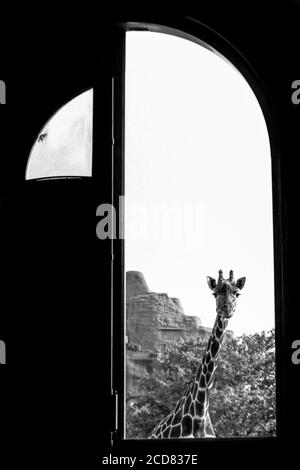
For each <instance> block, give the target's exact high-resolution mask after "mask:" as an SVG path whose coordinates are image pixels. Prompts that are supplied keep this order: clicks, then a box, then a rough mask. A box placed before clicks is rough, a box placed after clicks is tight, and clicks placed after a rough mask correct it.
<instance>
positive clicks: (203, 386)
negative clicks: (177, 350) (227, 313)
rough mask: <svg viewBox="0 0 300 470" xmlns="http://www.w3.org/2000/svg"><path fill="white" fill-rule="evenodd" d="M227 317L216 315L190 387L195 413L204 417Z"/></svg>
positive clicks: (206, 412)
mask: <svg viewBox="0 0 300 470" xmlns="http://www.w3.org/2000/svg"><path fill="white" fill-rule="evenodd" d="M227 324H228V319H226V318H223V317H221V316H220V315H217V317H216V320H215V324H214V327H213V329H212V332H211V335H210V338H209V340H208V343H207V347H206V350H205V352H204V355H203V358H202V361H201V364H200V365H199V367H198V370H197V373H196V375H195V378H194V381H193V385H192V388H191V391H192V394H193V398H194V399H196V401H195V414H196V415H197V416H199V417H201V418H204V419H205V418H206V417H207V415H208V409H209V392H210V389H211V387H212V385H213V380H214V375H215V371H216V368H217V365H218V359H219V353H220V350H221V346H222V343H223V340H224V336H225V330H226V327H227Z"/></svg>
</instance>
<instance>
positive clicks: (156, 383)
mask: <svg viewBox="0 0 300 470" xmlns="http://www.w3.org/2000/svg"><path fill="white" fill-rule="evenodd" d="M206 344H207V338H202V339H198V340H191V339H190V340H185V341H183V340H181V341H179V342H177V343H175V344H172V345H170V346H168V348H166V349H165V350H164V351H162V352H160V353H159V356H158V358H157V364H156V365H155V366H154V368H153V370H152V371H151V373H149V374H148V375H147V376H146V378H144V379H143V380H142V381H141V384H140V389H141V395H140V396H139V397H137V398H135V399H128V400H127V437H128V438H146V437H148V435H149V434H150V432H151V431H152V430H153V429H154V427H155V426H156V424H157V423H159V422H160V420H161V419H162V418H163V417H165V416H166V415H167V414H168V413H169V412H170V411H171V410H172V409H173V407H174V405H175V404H176V402H177V400H178V399H179V398H180V397H181V395H182V393H183V391H184V388H185V385H186V384H187V383H188V382H189V381H190V380H191V378H192V377H193V376H194V374H195V372H196V370H197V367H198V365H199V361H201V359H202V356H203V353H204V350H205V347H206ZM275 393H276V383H275V332H274V329H273V330H271V331H267V332H265V331H263V332H262V333H256V334H251V335H243V336H240V337H237V338H232V339H226V340H225V342H224V344H223V346H222V350H221V352H220V357H219V364H218V368H217V370H216V374H215V380H214V385H213V388H212V390H211V394H210V417H211V420H212V423H213V426H214V430H215V433H216V436H217V437H236V436H250V437H252V436H274V435H275V433H276V409H275V407H276V404H275V401H276V395H275Z"/></svg>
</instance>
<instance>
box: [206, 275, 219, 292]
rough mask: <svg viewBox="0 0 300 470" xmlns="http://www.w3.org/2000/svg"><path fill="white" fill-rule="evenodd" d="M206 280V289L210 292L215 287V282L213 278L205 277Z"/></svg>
mask: <svg viewBox="0 0 300 470" xmlns="http://www.w3.org/2000/svg"><path fill="white" fill-rule="evenodd" d="M206 279H207V284H208V287H209V288H210V289H211V290H214V288H215V287H216V285H217V284H216V280H215V279H214V278H213V277H210V276H206Z"/></svg>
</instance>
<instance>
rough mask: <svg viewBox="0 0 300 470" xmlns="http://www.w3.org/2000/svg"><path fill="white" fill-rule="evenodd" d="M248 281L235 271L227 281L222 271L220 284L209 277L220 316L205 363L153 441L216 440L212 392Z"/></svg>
mask: <svg viewBox="0 0 300 470" xmlns="http://www.w3.org/2000/svg"><path fill="white" fill-rule="evenodd" d="M245 281H246V279H245V278H240V279H238V281H237V282H236V283H235V281H234V279H233V271H230V275H229V279H227V280H225V279H223V273H222V271H219V279H218V283H216V281H215V280H214V279H213V278H211V277H208V278H207V282H208V285H209V287H210V288H211V289H212V290H213V295H214V296H215V297H216V303H217V317H216V320H215V324H214V327H213V329H212V332H211V335H210V338H209V340H208V344H207V347H206V350H205V353H204V355H203V358H202V362H201V364H200V366H199V367H198V370H197V372H196V375H195V377H193V379H192V380H191V381H190V383H189V384H187V385H186V388H185V391H184V394H183V396H182V397H181V399H180V400H179V401H178V402H177V404H176V406H175V408H174V410H173V411H171V413H169V414H168V416H167V417H166V418H164V419H163V420H162V421H161V422H160V423H159V424H158V425H157V426H156V427H155V429H154V430H153V431H152V433H151V434H150V436H149V438H150V439H164V438H165V439H168V438H206V437H215V433H214V430H213V426H212V424H211V420H210V416H209V393H210V390H211V387H212V385H213V380H214V374H215V371H216V368H217V365H218V358H219V353H220V349H221V345H222V342H223V339H224V334H225V330H226V327H227V324H228V319H229V318H230V317H231V316H232V315H233V312H234V311H235V307H236V298H237V297H238V295H239V292H240V290H241V289H242V288H243V287H244V285H245Z"/></svg>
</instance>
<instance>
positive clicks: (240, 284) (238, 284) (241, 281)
mask: <svg viewBox="0 0 300 470" xmlns="http://www.w3.org/2000/svg"><path fill="white" fill-rule="evenodd" d="M245 282H246V278H245V277H240V278H239V279H238V280H237V281H236V283H235V285H236V287H237V288H238V289H240V290H241V289H243V287H244V285H245Z"/></svg>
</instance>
